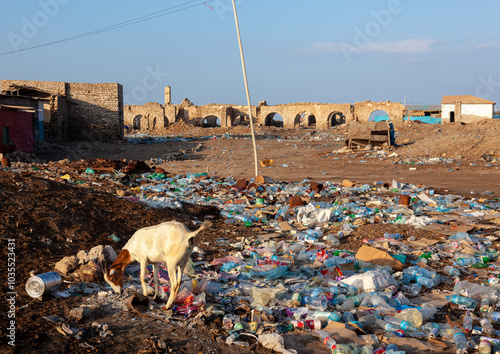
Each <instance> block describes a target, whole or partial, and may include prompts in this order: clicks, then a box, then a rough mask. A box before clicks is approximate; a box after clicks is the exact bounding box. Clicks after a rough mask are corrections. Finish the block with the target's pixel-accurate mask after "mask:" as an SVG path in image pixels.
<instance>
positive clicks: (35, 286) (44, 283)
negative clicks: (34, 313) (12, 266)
mask: <svg viewBox="0 0 500 354" xmlns="http://www.w3.org/2000/svg"><path fill="white" fill-rule="evenodd" d="M61 283H62V279H61V276H60V275H59V274H58V273H57V272H48V273H43V274H39V275H35V276H33V277H31V278H29V279H28V281H27V282H26V292H27V293H28V295H29V296H31V297H33V298H38V297H41V296H42V295H43V294H46V293H48V292H53V291H56V290H58V289H59V287H60V286H61Z"/></svg>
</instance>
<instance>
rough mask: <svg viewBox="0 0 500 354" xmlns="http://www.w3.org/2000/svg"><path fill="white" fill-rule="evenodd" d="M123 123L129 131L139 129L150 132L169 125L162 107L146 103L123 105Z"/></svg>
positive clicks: (154, 103)
mask: <svg viewBox="0 0 500 354" xmlns="http://www.w3.org/2000/svg"><path fill="white" fill-rule="evenodd" d="M123 122H124V124H125V125H126V126H127V127H128V129H129V130H131V129H139V130H142V131H151V132H153V131H161V130H162V129H163V128H165V127H166V126H168V124H169V120H168V118H167V117H166V116H165V108H164V106H162V105H161V104H159V103H157V102H148V103H146V104H145V105H133V106H130V105H125V106H124V107H123Z"/></svg>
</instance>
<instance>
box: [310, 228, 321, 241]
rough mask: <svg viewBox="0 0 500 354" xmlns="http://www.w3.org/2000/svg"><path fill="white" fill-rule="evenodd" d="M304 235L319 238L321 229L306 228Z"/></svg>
mask: <svg viewBox="0 0 500 354" xmlns="http://www.w3.org/2000/svg"><path fill="white" fill-rule="evenodd" d="M306 235H308V236H309V237H312V238H315V239H319V238H320V237H323V231H321V229H307V230H306Z"/></svg>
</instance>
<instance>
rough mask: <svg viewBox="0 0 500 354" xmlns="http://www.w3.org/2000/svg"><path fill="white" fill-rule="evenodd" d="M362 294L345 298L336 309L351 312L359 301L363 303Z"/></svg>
mask: <svg viewBox="0 0 500 354" xmlns="http://www.w3.org/2000/svg"><path fill="white" fill-rule="evenodd" d="M363 298H364V294H359V295H356V296H351V297H349V298H347V300H346V301H345V302H344V303H343V304H342V305H340V306H339V307H338V309H339V310H340V311H351V310H353V309H355V308H356V307H358V306H359V304H360V303H361V301H363Z"/></svg>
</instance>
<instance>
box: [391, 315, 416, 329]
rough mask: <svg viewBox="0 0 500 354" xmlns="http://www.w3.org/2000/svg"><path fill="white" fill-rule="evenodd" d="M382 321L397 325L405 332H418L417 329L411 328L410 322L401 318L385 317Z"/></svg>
mask: <svg viewBox="0 0 500 354" xmlns="http://www.w3.org/2000/svg"><path fill="white" fill-rule="evenodd" d="M384 321H387V322H389V323H392V324H395V325H398V326H399V327H400V328H401V329H402V330H403V331H405V332H418V328H416V327H414V326H412V324H411V323H410V322H408V321H405V320H403V319H401V318H397V317H394V316H385V317H384Z"/></svg>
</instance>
